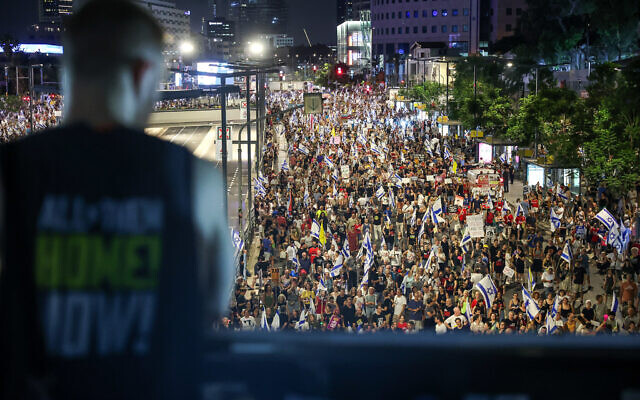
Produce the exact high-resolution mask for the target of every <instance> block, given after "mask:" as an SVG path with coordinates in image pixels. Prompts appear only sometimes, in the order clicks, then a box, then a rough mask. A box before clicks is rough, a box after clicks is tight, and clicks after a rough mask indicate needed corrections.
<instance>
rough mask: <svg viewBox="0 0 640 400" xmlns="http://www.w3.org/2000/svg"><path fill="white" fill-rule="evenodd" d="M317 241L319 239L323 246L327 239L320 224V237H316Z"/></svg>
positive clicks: (322, 224) (322, 225)
mask: <svg viewBox="0 0 640 400" xmlns="http://www.w3.org/2000/svg"><path fill="white" fill-rule="evenodd" d="M318 239H320V243H322V245H323V246H324V245H325V244H326V243H327V237H326V236H325V234H324V223H323V222H321V223H320V235H318Z"/></svg>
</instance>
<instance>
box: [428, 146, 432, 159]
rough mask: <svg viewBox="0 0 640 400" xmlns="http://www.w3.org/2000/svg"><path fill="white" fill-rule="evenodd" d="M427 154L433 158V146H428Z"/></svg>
mask: <svg viewBox="0 0 640 400" xmlns="http://www.w3.org/2000/svg"><path fill="white" fill-rule="evenodd" d="M427 154H428V155H429V157H431V158H433V150H431V147H427Z"/></svg>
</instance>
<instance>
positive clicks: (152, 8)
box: [136, 0, 191, 56]
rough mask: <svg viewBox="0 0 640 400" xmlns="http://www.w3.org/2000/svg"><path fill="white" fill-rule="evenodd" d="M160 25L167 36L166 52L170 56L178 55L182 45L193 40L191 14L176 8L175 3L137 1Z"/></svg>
mask: <svg viewBox="0 0 640 400" xmlns="http://www.w3.org/2000/svg"><path fill="white" fill-rule="evenodd" d="M136 2H137V3H138V4H140V5H141V6H142V7H143V8H145V9H147V10H148V11H149V12H150V13H151V15H153V16H154V17H155V18H156V20H157V21H158V22H159V23H160V25H161V26H162V28H163V29H164V32H165V35H166V47H165V51H166V52H167V54H168V55H169V56H171V55H178V50H179V48H180V44H181V43H183V42H186V41H190V40H191V13H190V12H189V11H186V10H181V9H179V8H177V7H176V4H175V3H172V2H169V1H162V0H136Z"/></svg>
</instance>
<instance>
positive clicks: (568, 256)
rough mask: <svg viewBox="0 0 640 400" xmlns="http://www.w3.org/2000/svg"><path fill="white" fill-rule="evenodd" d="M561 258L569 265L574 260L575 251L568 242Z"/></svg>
mask: <svg viewBox="0 0 640 400" xmlns="http://www.w3.org/2000/svg"><path fill="white" fill-rule="evenodd" d="M560 258H562V259H563V260H565V261H566V262H568V263H571V260H573V249H571V245H570V244H569V241H568V240H567V241H566V242H565V243H564V249H563V250H562V254H561V255H560Z"/></svg>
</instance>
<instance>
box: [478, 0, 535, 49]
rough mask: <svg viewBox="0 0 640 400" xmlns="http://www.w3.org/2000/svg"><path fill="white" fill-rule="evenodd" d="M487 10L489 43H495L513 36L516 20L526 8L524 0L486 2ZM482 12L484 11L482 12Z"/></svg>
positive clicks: (516, 25)
mask: <svg viewBox="0 0 640 400" xmlns="http://www.w3.org/2000/svg"><path fill="white" fill-rule="evenodd" d="M488 2H489V9H488V12H487V13H488V16H489V18H488V19H489V21H490V22H489V26H488V29H487V30H488V33H489V41H490V42H491V43H495V42H497V41H498V40H501V39H504V38H506V37H509V36H513V35H514V33H515V30H516V28H517V27H518V19H519V18H520V16H521V15H522V13H523V11H524V10H525V9H526V8H527V3H526V1H525V0H488ZM483 11H484V10H483Z"/></svg>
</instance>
